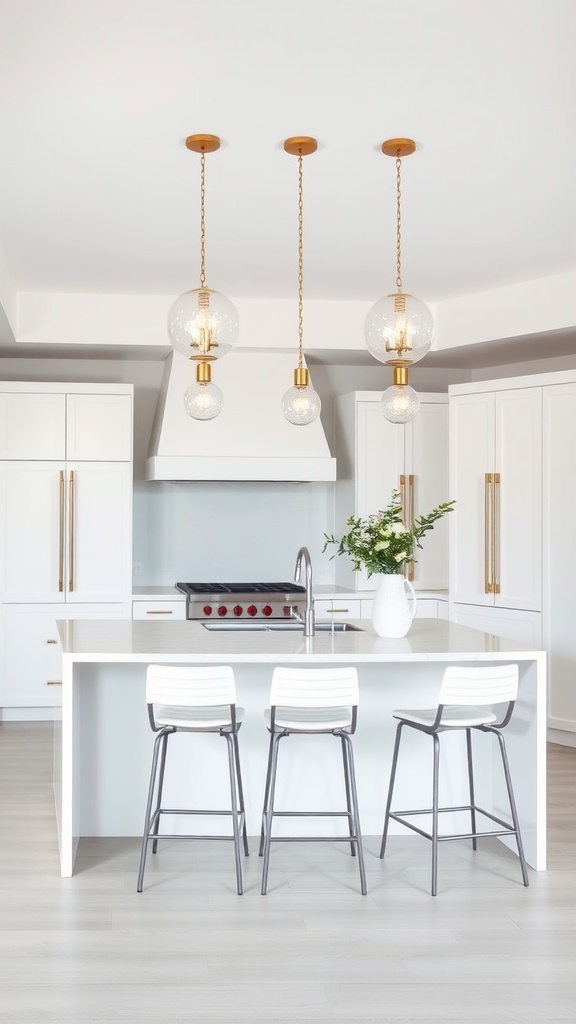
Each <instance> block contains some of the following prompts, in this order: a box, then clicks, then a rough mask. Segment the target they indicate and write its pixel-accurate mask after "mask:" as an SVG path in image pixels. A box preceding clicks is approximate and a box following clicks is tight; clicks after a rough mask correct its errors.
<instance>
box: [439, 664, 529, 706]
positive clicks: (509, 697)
mask: <svg viewBox="0 0 576 1024" xmlns="http://www.w3.org/2000/svg"><path fill="white" fill-rule="evenodd" d="M517 696H518V665H486V666H474V667H473V668H472V667H461V666H457V665H449V666H448V668H447V669H446V670H445V672H444V677H443V679H442V685H441V687H440V697H439V699H438V703H439V704H441V705H443V706H446V705H447V704H459V705H468V704H474V705H476V706H478V705H482V704H504V703H506V702H508V701H515V700H516V697H517Z"/></svg>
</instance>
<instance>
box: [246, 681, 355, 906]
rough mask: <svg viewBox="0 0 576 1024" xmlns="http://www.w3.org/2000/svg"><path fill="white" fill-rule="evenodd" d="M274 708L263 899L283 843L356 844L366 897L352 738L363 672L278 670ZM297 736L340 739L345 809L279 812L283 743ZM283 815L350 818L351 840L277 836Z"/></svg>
mask: <svg viewBox="0 0 576 1024" xmlns="http://www.w3.org/2000/svg"><path fill="white" fill-rule="evenodd" d="M270 705H271V706H270V708H268V709H267V710H266V711H265V712H264V720H265V722H266V725H267V727H268V731H269V732H270V748H269V754H268V768H267V772H266V786H265V793H264V807H263V811H262V831H261V836H260V855H261V856H263V858H264V860H263V865H262V890H261V891H262V895H263V896H264V895H265V894H266V890H267V886H268V867H269V863H270V844H271V843H272V842H274V841H278V842H331V843H332V842H345V843H350V851H351V854H352V856H355V855H357V857H358V868H359V871H360V886H361V891H362V895H363V896H365V895H366V874H365V870H364V855H363V851H362V837H361V834H360V821H359V817H358V797H357V793H356V779H355V773H354V753H353V749H352V741H351V739H350V737H351V735H352V734H353V733H354V731H355V729H356V712H357V707H358V672H357V670H356V669H355V668H352V667H350V668H348V667H347V668H333V669H314V668H275V669H274V672H273V675H272V687H271V691H270ZM293 733H299V734H301V735H304V734H306V735H311V736H318V735H332V736H336V737H337V738H338V739H340V742H341V745H342V761H343V767H344V788H345V795H346V810H345V811H277V810H275V808H274V795H275V787H276V772H277V766H278V751H279V746H280V740H281V739H283V738H284V737H285V736H290V735H292V734H293ZM279 817H285V818H286V817H344V818H347V820H348V835H347V836H316V837H314V836H289V837H284V836H283V837H276V836H273V835H272V825H273V821H274V818H279Z"/></svg>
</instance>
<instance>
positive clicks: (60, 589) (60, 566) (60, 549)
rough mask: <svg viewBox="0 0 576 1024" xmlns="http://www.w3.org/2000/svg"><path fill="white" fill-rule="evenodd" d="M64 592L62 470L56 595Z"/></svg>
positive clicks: (62, 473)
mask: <svg viewBox="0 0 576 1024" xmlns="http://www.w3.org/2000/svg"><path fill="white" fill-rule="evenodd" d="M63 590H64V470H62V469H61V470H60V473H59V481H58V593H59V594H61V593H62V592H63Z"/></svg>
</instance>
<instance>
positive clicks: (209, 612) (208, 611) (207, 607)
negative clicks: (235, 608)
mask: <svg viewBox="0 0 576 1024" xmlns="http://www.w3.org/2000/svg"><path fill="white" fill-rule="evenodd" d="M202 611H203V612H204V615H212V605H211V604H205V605H204V607H203V609H202Z"/></svg>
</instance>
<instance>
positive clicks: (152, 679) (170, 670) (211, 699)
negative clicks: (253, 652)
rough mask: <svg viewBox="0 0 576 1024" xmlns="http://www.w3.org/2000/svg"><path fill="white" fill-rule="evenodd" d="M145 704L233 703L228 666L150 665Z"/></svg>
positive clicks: (232, 672) (189, 705)
mask: <svg viewBox="0 0 576 1024" xmlns="http://www.w3.org/2000/svg"><path fill="white" fill-rule="evenodd" d="M146 703H147V704H148V705H151V704H164V705H171V706H173V707H181V708H182V707H215V706H217V705H220V704H228V705H231V704H235V703H236V682H235V679H234V670H233V669H232V667H231V666H230V665H201V666H196V665H149V666H148V670H147V672H146Z"/></svg>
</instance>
